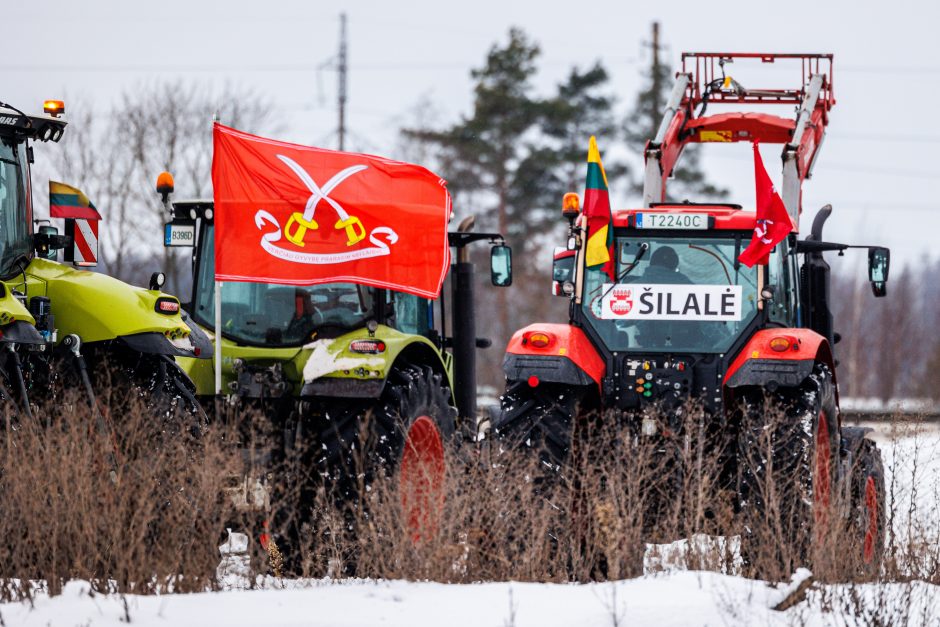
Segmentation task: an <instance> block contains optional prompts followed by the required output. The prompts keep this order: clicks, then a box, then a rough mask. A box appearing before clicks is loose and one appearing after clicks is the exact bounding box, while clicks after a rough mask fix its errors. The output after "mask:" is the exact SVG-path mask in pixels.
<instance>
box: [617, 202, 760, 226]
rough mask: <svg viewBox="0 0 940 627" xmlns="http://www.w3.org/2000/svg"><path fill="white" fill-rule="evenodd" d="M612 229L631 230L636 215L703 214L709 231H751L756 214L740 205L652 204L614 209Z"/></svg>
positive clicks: (755, 224)
mask: <svg viewBox="0 0 940 627" xmlns="http://www.w3.org/2000/svg"><path fill="white" fill-rule="evenodd" d="M612 213H613V218H614V227H619V228H628V229H632V228H635V227H636V214H638V213H666V214H683V213H704V214H706V215H708V216H709V218H710V219H709V225H708V228H709V230H711V229H717V230H723V231H753V230H754V227H755V226H757V214H756V213H755V212H754V211H745V210H743V209H742V208H741V205H731V204H704V203H703V204H698V203H653V205H652V206H651V207H649V208H647V209H614V210H613V212H612Z"/></svg>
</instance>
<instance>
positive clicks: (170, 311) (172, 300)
mask: <svg viewBox="0 0 940 627" xmlns="http://www.w3.org/2000/svg"><path fill="white" fill-rule="evenodd" d="M26 294H27V296H28V297H30V298H32V297H33V296H46V297H48V298H49V300H50V302H51V306H52V313H53V315H55V322H56V327H57V328H58V332H59V333H58V335H59V338H60V339H61V338H64V337H65V336H66V335H69V334H72V333H74V334H76V335H78V336H79V337H80V338H81V339H82V342H98V341H103V340H113V339H116V338H127V337H128V336H140V335H141V334H160V335H162V336H164V337H165V338H166V339H167V340H169V341H170V342H171V343H172V346H174V347H176V350H169V354H177V355H180V354H187V355H190V356H197V353H198V352H201V351H194V350H193V344H194V342H193V340H195V339H196V338H190V335H191V333H192V330H191V328H190V326H189V325H188V324H187V323H186V321H185V320H184V319H183V318H182V316H181V315H180V308H179V300H177V298H176V297H175V296H170V295H169V294H164V293H162V292H158V291H155V290H147V289H144V288H140V287H134V286H131V285H128V284H127V283H124V282H123V281H119V280H117V279H115V278H112V277H109V276H106V275H104V274H98V273H95V272H88V271H86V270H76V269H74V268H72V267H70V266H67V265H64V264H61V263H57V262H55V261H49V260H46V259H41V258H34V259H33V260H32V261H31V262H30V264H29V266H28V267H27V269H26ZM161 304H163V305H164V307H163V308H161ZM199 334H200V336H201V332H199ZM154 352H163V351H154ZM198 356H202V355H198Z"/></svg>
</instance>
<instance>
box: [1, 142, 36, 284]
mask: <svg viewBox="0 0 940 627" xmlns="http://www.w3.org/2000/svg"><path fill="white" fill-rule="evenodd" d="M27 176H28V171H27V169H26V143H25V142H19V143H17V144H10V143H8V140H6V139H2V140H0V277H9V276H10V275H11V274H14V273H15V272H18V269H16V268H14V266H13V262H14V261H15V260H16V259H17V258H19V257H22V256H23V255H29V253H30V238H29V215H27V211H28V206H27V203H26V194H27V190H28V187H27V178H26V177H27Z"/></svg>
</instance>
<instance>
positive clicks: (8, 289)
mask: <svg viewBox="0 0 940 627" xmlns="http://www.w3.org/2000/svg"><path fill="white" fill-rule="evenodd" d="M20 276H22V275H20ZM15 287H16V284H15V283H13V282H12V281H7V282H4V283H3V296H0V326H6V325H8V324H11V323H13V322H26V323H29V324H33V325H34V324H36V320H35V318H33V315H32V314H31V313H29V310H28V309H26V307H24V306H23V303H21V302H20V301H19V300H18V299H17V298H16V296H14V295H13V289H14V288H15Z"/></svg>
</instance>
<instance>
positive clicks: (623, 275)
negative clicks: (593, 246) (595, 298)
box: [592, 242, 650, 299]
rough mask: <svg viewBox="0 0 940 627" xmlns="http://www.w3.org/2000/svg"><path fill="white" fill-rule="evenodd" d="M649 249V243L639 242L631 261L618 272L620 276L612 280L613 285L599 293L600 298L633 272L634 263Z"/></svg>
mask: <svg viewBox="0 0 940 627" xmlns="http://www.w3.org/2000/svg"><path fill="white" fill-rule="evenodd" d="M649 249H650V245H649V244H647V243H646V242H643V243H642V244H640V250H638V251H636V256H635V257H634V258H633V261H632V262H630V265H629V266H628V267H627V268H626V269H625V270H624V271H623V272H621V273H620V276H618V277H617V280H616V281H614V283H613V285H611V286H610V289H608V290H607V291H606V292H604V293H603V294H602V295H601V299H604V297H606V296H607V295H608V294H610V290H612V289H614V285H617V284H618V283H620V282H621V281H623V280H624V278H626V276H627V275H628V274H630V273H631V272H633V270H634V268H636V265H637V264H638V263H640V259H642V258H643V255H645V254H646V251H648V250H649ZM594 291H595V292H596V291H597V290H594ZM592 293H593V292H592Z"/></svg>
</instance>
